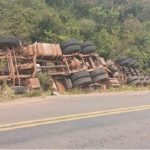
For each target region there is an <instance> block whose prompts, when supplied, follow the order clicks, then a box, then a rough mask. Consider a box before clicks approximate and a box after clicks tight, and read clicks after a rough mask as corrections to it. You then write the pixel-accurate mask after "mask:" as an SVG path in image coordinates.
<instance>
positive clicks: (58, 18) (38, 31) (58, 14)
mask: <svg viewBox="0 0 150 150" xmlns="http://www.w3.org/2000/svg"><path fill="white" fill-rule="evenodd" d="M149 14H150V1H149V0H32V1H27V0H1V1H0V18H1V22H0V26H1V28H0V35H10V34H11V35H17V36H18V37H21V38H23V39H24V40H26V41H29V42H35V41H41V42H54V43H57V42H61V41H64V40H67V39H70V38H76V39H79V40H81V41H83V40H92V41H93V42H95V44H96V45H97V50H98V52H99V54H100V55H102V56H104V57H105V58H109V57H114V58H115V57H118V56H120V55H125V56H131V57H136V58H137V59H138V60H139V61H140V62H141V65H142V66H143V64H145V63H146V61H148V60H150V15H149Z"/></svg>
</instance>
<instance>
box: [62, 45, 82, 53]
mask: <svg viewBox="0 0 150 150" xmlns="http://www.w3.org/2000/svg"><path fill="white" fill-rule="evenodd" d="M78 51H81V47H80V46H79V45H71V46H68V47H66V48H63V49H62V53H63V54H71V53H75V52H78Z"/></svg>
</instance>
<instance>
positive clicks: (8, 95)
mask: <svg viewBox="0 0 150 150" xmlns="http://www.w3.org/2000/svg"><path fill="white" fill-rule="evenodd" d="M144 90H150V86H146V87H132V86H127V85H124V86H121V87H117V88H114V87H112V88H110V89H107V90H106V92H124V91H134V92H135V91H144ZM91 92H93V91H91V90H89V89H88V88H85V89H81V88H74V89H71V90H69V91H65V92H64V93H63V95H80V94H88V93H91ZM94 92H97V93H103V92H104V91H103V90H102V89H100V88H98V89H97V90H96V91H94ZM39 96H42V97H46V96H51V91H50V90H48V91H42V90H34V91H30V92H28V93H25V94H22V95H21V94H20V95H15V94H14V92H13V90H12V89H11V88H10V87H8V86H7V85H5V88H4V89H3V90H2V91H1V92H0V102H7V101H12V100H14V99H16V98H22V97H24V98H26V97H39Z"/></svg>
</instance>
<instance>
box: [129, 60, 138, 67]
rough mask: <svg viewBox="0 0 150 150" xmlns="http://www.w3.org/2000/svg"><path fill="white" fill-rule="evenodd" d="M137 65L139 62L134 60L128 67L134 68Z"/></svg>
mask: <svg viewBox="0 0 150 150" xmlns="http://www.w3.org/2000/svg"><path fill="white" fill-rule="evenodd" d="M136 63H137V60H132V61H131V62H130V63H129V64H128V67H131V68H132V67H133V66H134V64H136Z"/></svg>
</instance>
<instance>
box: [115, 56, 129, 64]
mask: <svg viewBox="0 0 150 150" xmlns="http://www.w3.org/2000/svg"><path fill="white" fill-rule="evenodd" d="M126 59H127V57H120V58H118V59H117V60H116V62H117V63H120V62H121V61H123V60H126Z"/></svg>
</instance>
